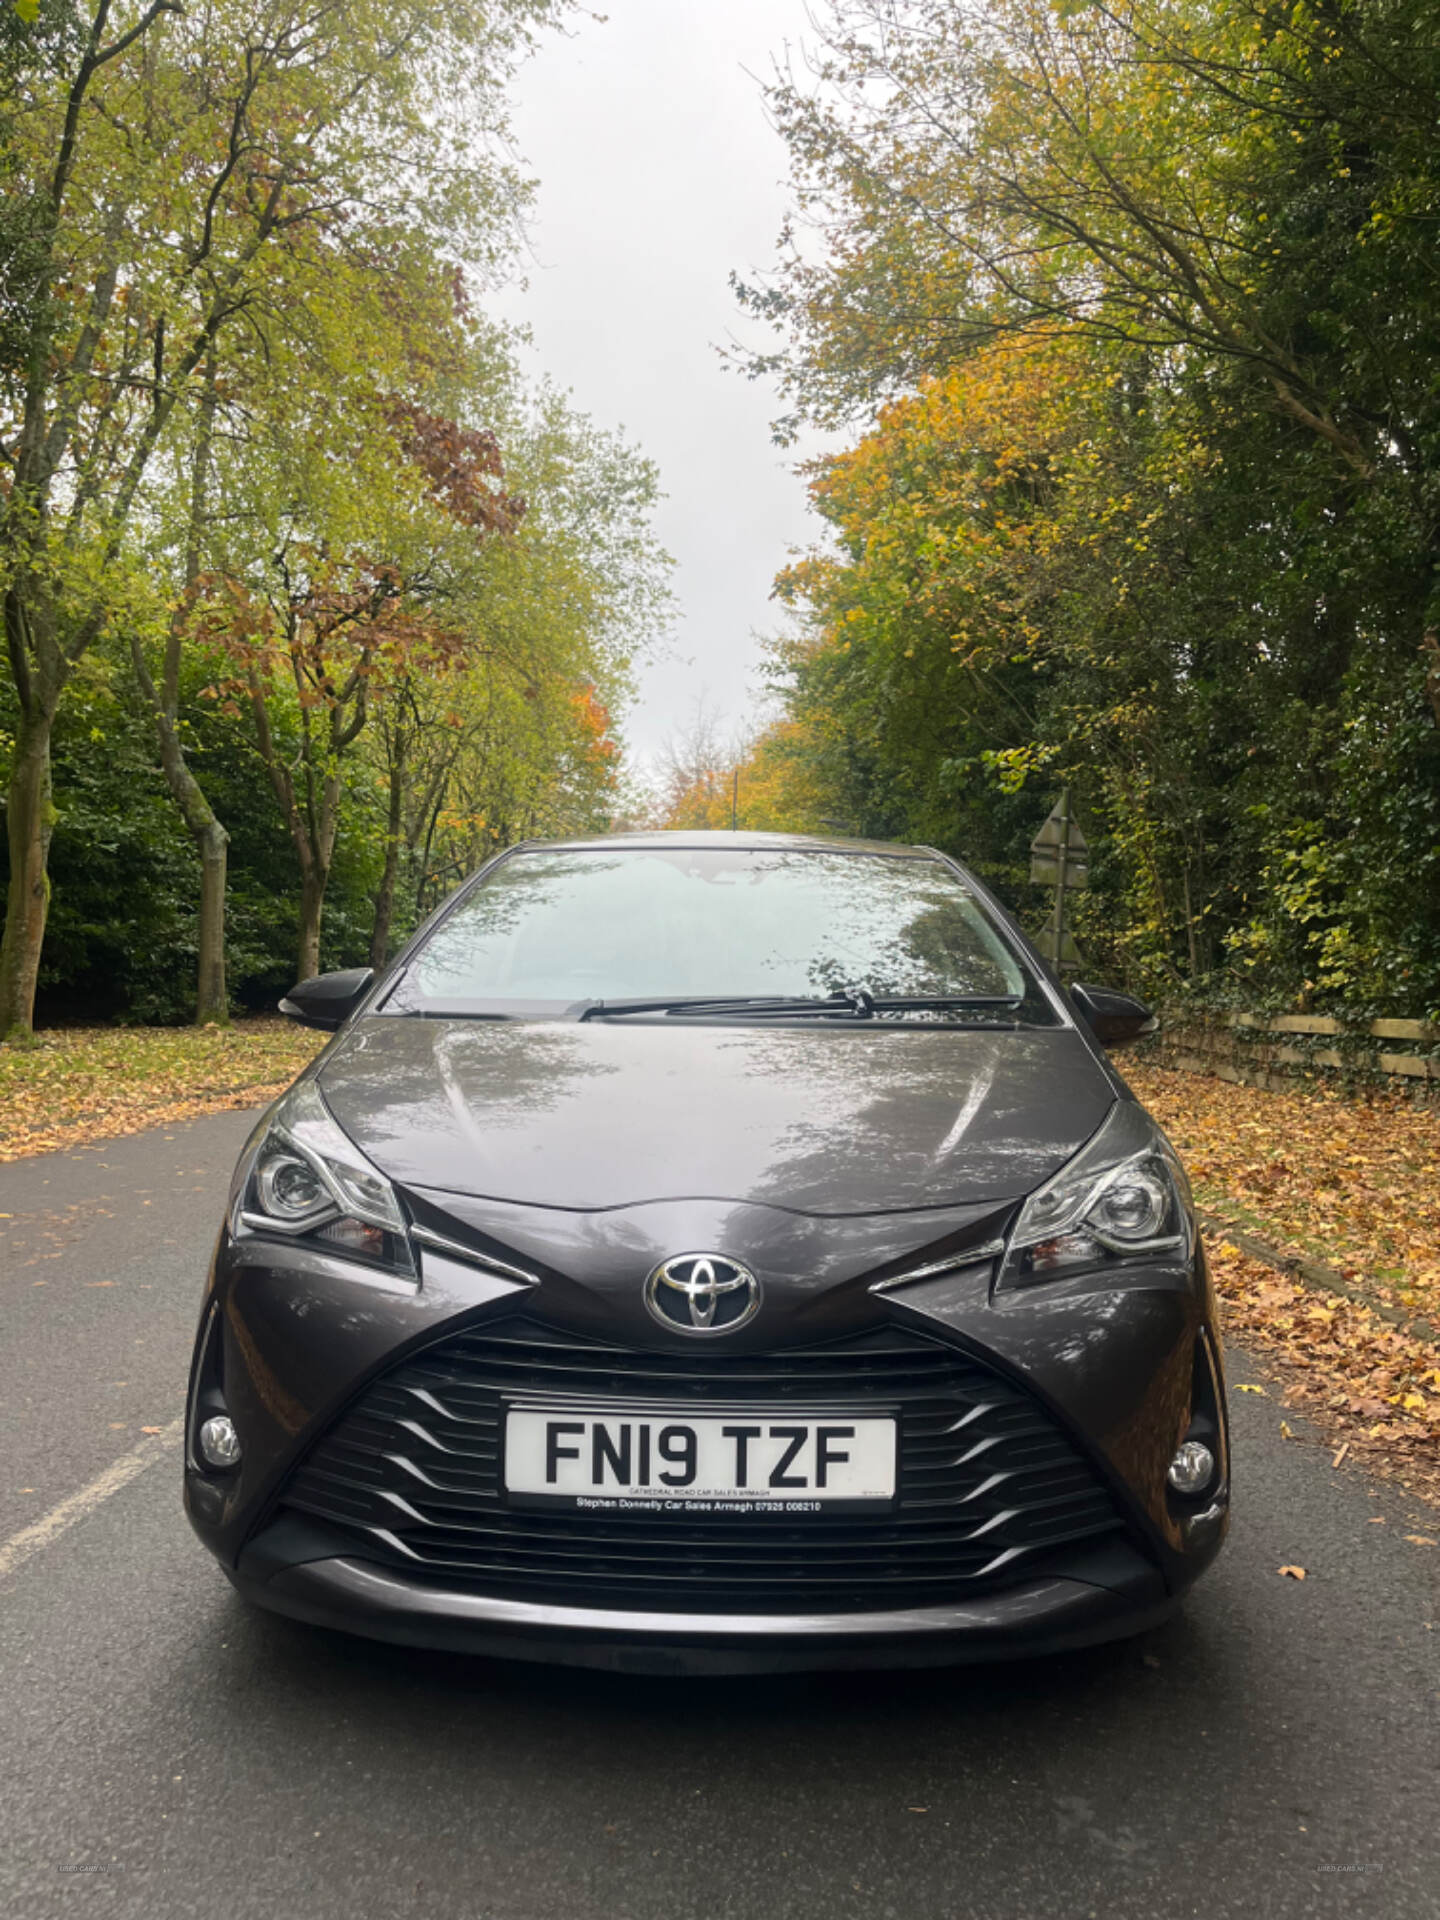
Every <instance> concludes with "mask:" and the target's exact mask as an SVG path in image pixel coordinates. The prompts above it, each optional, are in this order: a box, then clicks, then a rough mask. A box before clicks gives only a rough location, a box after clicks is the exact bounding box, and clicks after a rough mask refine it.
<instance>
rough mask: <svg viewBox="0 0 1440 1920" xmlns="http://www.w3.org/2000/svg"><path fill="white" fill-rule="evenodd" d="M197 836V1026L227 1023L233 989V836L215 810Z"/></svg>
mask: <svg viewBox="0 0 1440 1920" xmlns="http://www.w3.org/2000/svg"><path fill="white" fill-rule="evenodd" d="M196 791H197V792H198V791H199V789H198V788H197V789H196ZM202 798H203V796H202ZM196 840H197V842H198V844H199V847H200V929H199V931H200V957H199V965H198V968H197V977H196V982H195V1024H196V1026H197V1027H204V1026H217V1027H228V1026H229V1024H230V991H229V988H228V986H227V984H226V980H225V869H226V862H227V859H228V856H229V850H230V836H229V834H228V833H226V831H225V829H224V828H223V827H222V826H221V824H220V822H219V821H218V820H217V819H215V817H214V816H213V814H212V815H211V819H210V824H209V826H207V827H206V828H205V829H204V831H203V832H201V833H198V834H197V835H196Z"/></svg>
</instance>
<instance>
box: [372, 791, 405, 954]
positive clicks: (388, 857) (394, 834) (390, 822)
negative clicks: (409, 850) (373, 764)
mask: <svg viewBox="0 0 1440 1920" xmlns="http://www.w3.org/2000/svg"><path fill="white" fill-rule="evenodd" d="M404 798H405V768H404V763H403V761H401V762H398V763H397V764H396V765H394V766H392V767H391V769H390V811H389V817H388V819H387V820H386V823H385V867H384V871H383V872H382V873H381V875H380V890H379V892H378V893H377V894H376V895H375V924H374V926H373V928H372V929H371V932H370V964H371V966H372V967H374V969H375V971H376V972H377V973H378V972H379V971H380V969H381V968H382V967H383V966H384V965H385V962H386V961H387V960H388V959H389V958H390V925H391V922H392V921H393V920H394V918H395V883H396V880H397V879H398V877H399V873H400V838H401V830H402V827H403V824H404V822H403V817H402V803H403V801H404Z"/></svg>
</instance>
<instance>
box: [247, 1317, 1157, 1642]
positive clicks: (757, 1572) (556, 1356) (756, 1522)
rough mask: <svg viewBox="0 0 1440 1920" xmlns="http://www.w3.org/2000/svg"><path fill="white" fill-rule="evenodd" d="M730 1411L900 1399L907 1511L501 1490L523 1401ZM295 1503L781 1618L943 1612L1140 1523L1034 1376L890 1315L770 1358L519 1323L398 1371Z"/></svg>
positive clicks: (632, 1603) (420, 1536) (573, 1577)
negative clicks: (707, 1508) (643, 1510)
mask: <svg viewBox="0 0 1440 1920" xmlns="http://www.w3.org/2000/svg"><path fill="white" fill-rule="evenodd" d="M517 1392H520V1393H524V1394H525V1395H526V1396H527V1398H528V1397H531V1396H534V1395H536V1394H540V1395H543V1394H545V1393H547V1392H548V1393H554V1394H557V1395H565V1396H571V1395H576V1394H583V1395H585V1396H586V1398H587V1399H595V1398H599V1399H601V1400H605V1399H614V1400H615V1401H645V1402H654V1401H655V1400H657V1399H660V1400H663V1401H665V1402H667V1403H670V1402H673V1403H675V1404H676V1405H682V1404H683V1405H685V1406H687V1407H691V1408H693V1409H694V1410H695V1412H696V1413H697V1414H700V1413H703V1412H704V1411H705V1408H706V1404H707V1402H708V1403H711V1404H715V1403H723V1404H724V1406H725V1408H726V1410H727V1411H728V1410H730V1409H733V1408H734V1407H736V1406H737V1405H747V1404H749V1405H753V1406H754V1407H755V1408H756V1410H757V1411H760V1410H765V1411H772V1410H774V1409H776V1408H794V1409H796V1410H797V1411H799V1410H803V1408H804V1407H805V1406H806V1405H807V1404H808V1405H810V1406H815V1407H817V1408H824V1409H825V1410H828V1411H832V1412H833V1411H834V1410H835V1409H836V1408H837V1407H838V1408H844V1409H847V1410H850V1409H853V1410H854V1411H855V1412H857V1413H861V1412H864V1411H866V1410H867V1405H868V1407H869V1408H870V1409H879V1408H880V1407H885V1408H894V1409H897V1410H898V1413H899V1420H900V1457H899V1483H898V1498H897V1503H896V1505H895V1506H894V1507H893V1508H891V1509H889V1510H888V1511H886V1512H885V1513H883V1514H878V1515H875V1516H873V1517H870V1516H865V1515H860V1516H857V1515H855V1514H854V1513H851V1514H848V1515H845V1516H843V1517H841V1516H836V1517H831V1518H827V1517H825V1516H824V1515H807V1516H805V1517H804V1518H803V1519H801V1518H797V1519H796V1520H795V1521H793V1522H787V1521H784V1520H780V1519H776V1518H771V1517H768V1516H762V1517H760V1518H747V1517H744V1516H733V1515H732V1516H722V1515H716V1516H714V1517H706V1518H700V1517H697V1518H694V1519H686V1518H683V1517H681V1518H672V1517H670V1516H666V1515H653V1514H652V1515H646V1514H638V1513H637V1514H623V1513H622V1514H610V1513H604V1514H593V1513H572V1512H567V1511H563V1510H558V1509H557V1510H556V1511H555V1512H553V1513H549V1512H538V1511H519V1510H515V1509H511V1508H509V1507H507V1506H506V1504H505V1501H504V1496H503V1494H502V1492H501V1489H500V1444H501V1434H502V1429H503V1421H504V1407H505V1397H506V1395H507V1394H509V1393H517ZM284 1504H285V1505H287V1506H289V1507H292V1508H298V1509H299V1510H300V1511H302V1512H304V1513H308V1514H316V1515H319V1516H320V1517H321V1518H323V1519H325V1520H327V1521H329V1522H331V1523H332V1524H334V1525H337V1526H339V1527H342V1528H344V1529H346V1530H347V1531H348V1532H349V1533H350V1535H351V1536H352V1537H353V1540H354V1543H355V1544H354V1547H353V1549H352V1550H353V1551H354V1552H355V1553H356V1554H357V1555H358V1556H360V1557H363V1558H365V1559H367V1560H371V1561H376V1560H378V1561H382V1562H384V1563H385V1564H387V1565H390V1566H400V1567H404V1568H405V1569H407V1570H408V1571H409V1572H410V1573H411V1574H412V1575H415V1574H421V1573H423V1575H424V1577H425V1579H426V1581H427V1583H444V1584H453V1585H457V1586H460V1587H463V1588H464V1589H465V1590H466V1591H469V1592H473V1593H483V1594H487V1595H491V1596H494V1597H496V1598H508V1599H529V1600H543V1601H549V1602H554V1603H560V1604H568V1605H571V1606H595V1607H612V1608H613V1607H622V1608H623V1607H630V1608H653V1609H658V1610H661V1611H665V1610H669V1611H680V1612H685V1611H692V1612H693V1611H710V1610H714V1611H717V1612H751V1613H785V1612H799V1611H806V1612H808V1611H816V1610H820V1611H842V1612H844V1611H861V1610H865V1609H869V1608H890V1607H919V1606H934V1605H938V1604H941V1603H942V1602H944V1601H945V1600H947V1599H952V1598H954V1597H956V1596H957V1595H959V1594H962V1593H971V1592H975V1591H977V1590H981V1589H989V1588H994V1587H997V1586H1003V1585H1008V1584H1012V1583H1013V1582H1014V1581H1016V1580H1018V1579H1021V1578H1024V1577H1025V1575H1026V1573H1027V1571H1028V1570H1029V1568H1030V1567H1031V1566H1032V1565H1033V1564H1034V1563H1035V1561H1036V1559H1037V1557H1038V1556H1039V1555H1040V1554H1042V1553H1043V1552H1045V1551H1047V1550H1049V1549H1052V1548H1054V1547H1057V1546H1061V1545H1066V1546H1073V1545H1074V1544H1075V1543H1077V1542H1090V1541H1094V1540H1097V1539H1099V1538H1100V1537H1102V1536H1105V1535H1109V1534H1112V1533H1114V1532H1115V1531H1116V1530H1117V1529H1119V1528H1121V1527H1122V1526H1123V1524H1124V1522H1123V1521H1122V1519H1121V1516H1120V1514H1119V1512H1118V1511H1117V1509H1116V1507H1115V1504H1114V1502H1113V1500H1112V1499H1111V1497H1110V1495H1109V1493H1108V1492H1107V1491H1106V1489H1105V1487H1104V1486H1103V1485H1102V1483H1101V1482H1100V1480H1099V1478H1098V1477H1097V1475H1096V1473H1095V1471H1094V1469H1093V1468H1092V1467H1091V1466H1090V1465H1089V1463H1088V1462H1087V1461H1086V1460H1085V1459H1084V1457H1083V1456H1082V1455H1081V1454H1080V1453H1079V1451H1078V1450H1077V1449H1076V1447H1075V1446H1074V1445H1073V1443H1072V1442H1071V1441H1070V1440H1069V1439H1068V1438H1067V1437H1066V1435H1065V1434H1064V1433H1063V1432H1062V1431H1061V1429H1060V1428H1059V1427H1058V1426H1057V1425H1056V1424H1055V1422H1054V1421H1053V1420H1052V1419H1051V1418H1050V1416H1049V1415H1048V1414H1047V1413H1046V1412H1045V1411H1044V1409H1043V1408H1042V1407H1041V1406H1040V1404H1039V1403H1038V1402H1037V1401H1036V1400H1035V1399H1034V1398H1033V1397H1032V1396H1031V1395H1029V1394H1028V1393H1026V1392H1024V1391H1023V1390H1022V1389H1021V1388H1018V1387H1016V1386H1014V1385H1012V1384H1011V1383H1010V1382H1009V1381H1008V1380H1005V1379H1003V1378H1002V1377H1001V1376H1000V1375H999V1374H997V1373H994V1372H992V1371H991V1370H990V1369H989V1368H987V1367H985V1366H982V1365H980V1364H978V1363H977V1362H975V1361H973V1360H971V1359H970V1358H969V1357H968V1356H967V1355H965V1354H962V1353H959V1352H957V1351H956V1350H955V1349H954V1348H952V1347H949V1346H946V1345H945V1344H944V1343H942V1342H941V1341H938V1340H931V1339H927V1338H925V1337H924V1336H923V1335H918V1334H913V1333H910V1332H907V1331H904V1330H902V1329H897V1328H893V1327H886V1328H883V1329H881V1330H879V1331H877V1332H874V1333H866V1334H861V1335H857V1336H854V1337H852V1338H849V1339H844V1340H836V1341H832V1342H829V1343H827V1344H826V1345H823V1346H812V1347H798V1348H797V1347H792V1348H788V1349H786V1350H785V1351H783V1352H777V1353H764V1354H735V1355H730V1354H724V1355H722V1354H714V1355H712V1354H710V1353H705V1354H695V1353H690V1352H684V1353H651V1352H644V1351H641V1350H639V1349H635V1348H625V1347H616V1346H609V1345H605V1344H603V1343H601V1342H599V1341H593V1340H589V1339H586V1338H584V1337H583V1336H581V1335H578V1334H574V1333H568V1332H562V1331H559V1330H557V1329H555V1328H552V1327H546V1326H542V1325H541V1324H539V1323H538V1322H536V1321H530V1320H523V1319H506V1320H501V1321H496V1322H492V1323H490V1324H489V1325H487V1326H484V1327H482V1328H477V1329H476V1330H475V1331H473V1332H470V1333H462V1334H456V1335H453V1336H452V1337H451V1338H449V1339H447V1340H444V1341H442V1342H440V1343H439V1344H438V1345H436V1346H433V1347H429V1348H426V1349H425V1350H424V1351H423V1352H421V1353H419V1354H416V1355H415V1356H413V1357H412V1358H411V1359H409V1360H407V1361H405V1362H404V1363H403V1364H402V1365H401V1366H398V1367H396V1368H395V1369H394V1370H393V1371H392V1372H390V1373H388V1374H385V1375H383V1376H382V1377H380V1378H379V1379H377V1380H376V1381H374V1382H373V1383H372V1384H371V1385H370V1387H368V1388H367V1389H366V1391H365V1393H364V1394H363V1395H362V1397H361V1398H360V1400H359V1401H358V1402H357V1403H356V1404H355V1405H354V1406H353V1407H352V1408H351V1410H350V1411H349V1412H348V1413H347V1414H345V1415H344V1416H343V1417H342V1418H341V1419H340V1420H339V1421H338V1422H337V1424H336V1425H335V1426H334V1427H333V1428H331V1430H330V1431H329V1432H328V1433H327V1434H326V1435H325V1437H324V1438H323V1439H322V1440H321V1441H319V1442H318V1443H317V1445H316V1446H315V1447H314V1448H313V1449H312V1451H311V1452H310V1454H309V1455H308V1456H307V1458H306V1459H305V1460H304V1462H303V1463H302V1464H301V1466H300V1467H299V1469H298V1470H297V1471H296V1473H295V1474H294V1476H293V1478H292V1479H291V1481H290V1483H289V1485H288V1487H287V1488H286V1490H285V1494H284Z"/></svg>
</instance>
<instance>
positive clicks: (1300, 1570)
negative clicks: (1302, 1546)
mask: <svg viewBox="0 0 1440 1920" xmlns="http://www.w3.org/2000/svg"><path fill="white" fill-rule="evenodd" d="M1275 1571H1276V1572H1277V1573H1278V1574H1280V1575H1282V1576H1283V1577H1284V1578H1285V1579H1287V1580H1303V1579H1305V1577H1306V1573H1305V1569H1304V1567H1277V1568H1276V1569H1275Z"/></svg>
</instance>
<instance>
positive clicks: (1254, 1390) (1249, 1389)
mask: <svg viewBox="0 0 1440 1920" xmlns="http://www.w3.org/2000/svg"><path fill="white" fill-rule="evenodd" d="M1057 885H1058V882H1057ZM1230 1251H1231V1252H1232V1253H1233V1252H1234V1251H1235V1249H1234V1248H1233V1247H1232V1248H1231V1249H1230ZM1235 1391H1236V1393H1258V1394H1260V1395H1262V1397H1263V1395H1264V1392H1265V1389H1264V1387H1252V1386H1251V1385H1250V1384H1249V1383H1248V1382H1246V1383H1245V1384H1243V1385H1241V1386H1238V1387H1236V1389H1235Z"/></svg>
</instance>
